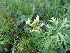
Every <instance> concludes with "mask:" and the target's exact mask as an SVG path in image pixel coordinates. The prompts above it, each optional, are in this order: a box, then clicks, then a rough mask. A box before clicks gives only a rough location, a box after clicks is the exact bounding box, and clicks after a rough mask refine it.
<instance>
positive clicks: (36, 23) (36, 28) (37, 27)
mask: <svg viewBox="0 0 70 53" xmlns="http://www.w3.org/2000/svg"><path fill="white" fill-rule="evenodd" d="M26 24H28V25H30V26H31V27H33V30H30V32H34V31H35V32H40V27H42V26H43V23H40V21H39V16H38V15H37V17H36V19H34V21H33V23H30V20H29V18H28V21H26Z"/></svg>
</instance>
